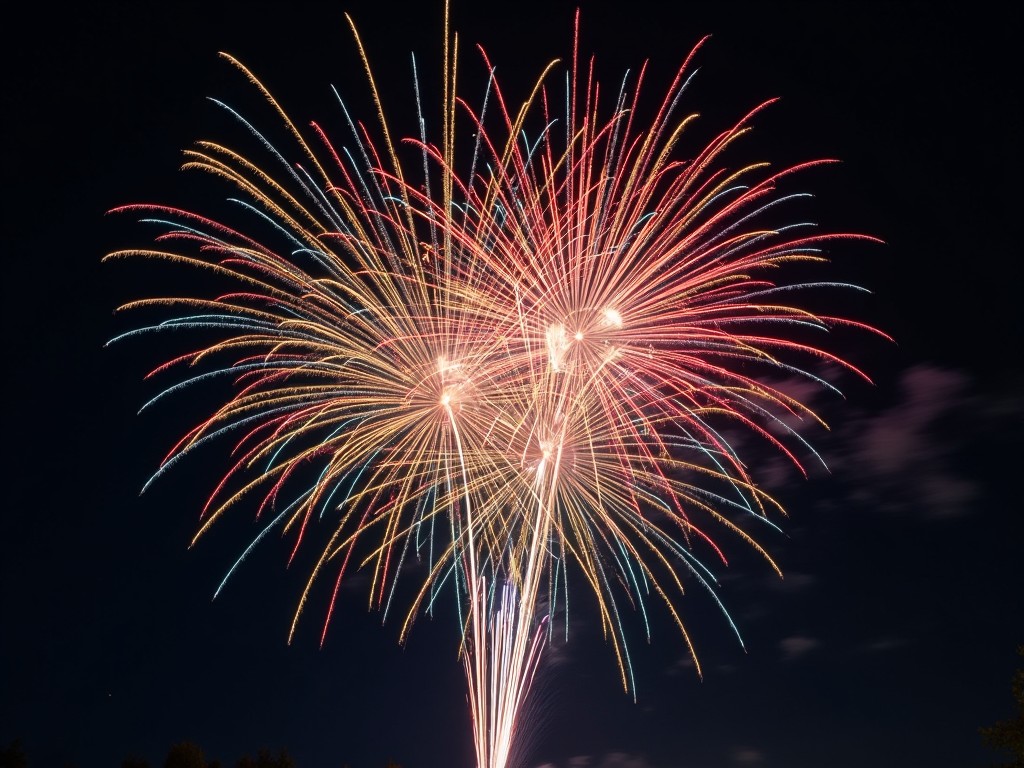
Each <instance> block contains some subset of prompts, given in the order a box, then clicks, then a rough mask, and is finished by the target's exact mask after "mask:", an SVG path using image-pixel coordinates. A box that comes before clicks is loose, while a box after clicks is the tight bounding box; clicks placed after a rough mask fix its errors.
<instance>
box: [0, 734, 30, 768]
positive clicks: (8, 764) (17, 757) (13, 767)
mask: <svg viewBox="0 0 1024 768" xmlns="http://www.w3.org/2000/svg"><path fill="white" fill-rule="evenodd" d="M27 766H28V758H27V757H25V751H24V750H23V749H22V748H21V739H15V740H14V741H12V742H11V743H10V744H8V745H7V746H6V747H4V748H3V749H0V768H27Z"/></svg>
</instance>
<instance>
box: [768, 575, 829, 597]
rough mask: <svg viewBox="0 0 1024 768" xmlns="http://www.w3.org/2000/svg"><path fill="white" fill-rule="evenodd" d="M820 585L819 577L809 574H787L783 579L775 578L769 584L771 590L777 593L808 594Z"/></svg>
mask: <svg viewBox="0 0 1024 768" xmlns="http://www.w3.org/2000/svg"><path fill="white" fill-rule="evenodd" d="M817 583H818V577H817V576H813V575H811V574H809V573H796V572H787V573H784V574H783V575H782V578H781V579H779V578H773V579H771V580H770V581H769V582H768V585H769V589H773V590H775V591H777V592H791V593H792V592H807V591H808V590H810V589H811V588H812V587H814V586H815V585H816V584H817Z"/></svg>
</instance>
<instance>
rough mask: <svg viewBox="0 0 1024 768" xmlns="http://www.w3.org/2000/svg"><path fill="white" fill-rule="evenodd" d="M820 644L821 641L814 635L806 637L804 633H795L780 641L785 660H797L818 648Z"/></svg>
mask: <svg viewBox="0 0 1024 768" xmlns="http://www.w3.org/2000/svg"><path fill="white" fill-rule="evenodd" d="M820 645H821V643H820V642H818V641H817V640H816V639H814V638H813V637H804V636H802V635H793V636H792V637H787V638H784V639H783V640H780V641H779V648H780V649H781V650H782V658H783V660H784V661H795V660H796V659H799V658H800V657H802V656H806V655H807V654H808V653H810V652H811V651H813V650H815V649H817V648H818V647H819V646H820Z"/></svg>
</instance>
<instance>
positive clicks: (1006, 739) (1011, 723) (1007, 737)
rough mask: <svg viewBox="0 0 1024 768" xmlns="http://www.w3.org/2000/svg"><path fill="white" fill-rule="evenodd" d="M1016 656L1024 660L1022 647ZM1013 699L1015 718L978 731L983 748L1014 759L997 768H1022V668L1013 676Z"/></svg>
mask: <svg viewBox="0 0 1024 768" xmlns="http://www.w3.org/2000/svg"><path fill="white" fill-rule="evenodd" d="M1017 654H1018V655H1019V656H1021V657H1022V658H1024V645H1021V646H1019V647H1018V648H1017ZM1013 698H1014V699H1016V701H1017V716H1016V717H1014V718H1012V719H1010V720H1000V721H999V722H998V723H996V724H995V725H992V726H989V727H988V728H982V729H980V730H981V740H982V741H983V742H984V744H985V746H987V747H989V748H991V749H999V750H1003V751H1005V752H1010V753H1012V755H1013V757H1014V760H1013V762H1009V763H1000V764H999V766H998V767H997V768H1024V668H1021V669H1018V670H1017V671H1016V672H1015V673H1014V674H1013Z"/></svg>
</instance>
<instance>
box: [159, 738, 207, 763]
mask: <svg viewBox="0 0 1024 768" xmlns="http://www.w3.org/2000/svg"><path fill="white" fill-rule="evenodd" d="M164 768H206V756H205V755H203V750H202V749H201V748H200V747H199V745H198V744H193V743H192V742H191V741H182V742H179V743H178V744H175V745H174V746H172V747H171V748H170V750H169V751H168V752H167V759H166V760H165V761H164Z"/></svg>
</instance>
